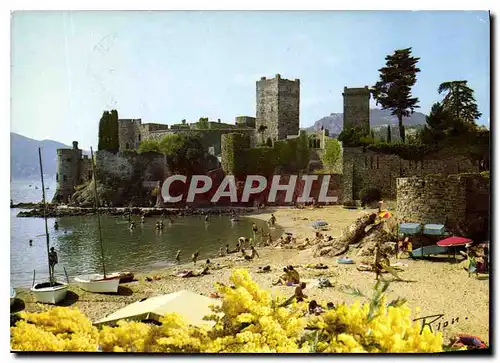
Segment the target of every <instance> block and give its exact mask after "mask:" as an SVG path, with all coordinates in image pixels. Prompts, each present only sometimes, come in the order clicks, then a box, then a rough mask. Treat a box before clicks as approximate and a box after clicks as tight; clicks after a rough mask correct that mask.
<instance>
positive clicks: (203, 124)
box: [196, 117, 210, 130]
mask: <svg viewBox="0 0 500 363" xmlns="http://www.w3.org/2000/svg"><path fill="white" fill-rule="evenodd" d="M196 128H197V129H200V130H206V129H208V128H210V123H209V122H208V117H200V119H199V120H198V122H197V123H196Z"/></svg>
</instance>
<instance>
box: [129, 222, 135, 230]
mask: <svg viewBox="0 0 500 363" xmlns="http://www.w3.org/2000/svg"><path fill="white" fill-rule="evenodd" d="M128 228H129V229H130V230H131V231H132V230H133V229H135V223H134V222H132V223H130V226H129V227H128Z"/></svg>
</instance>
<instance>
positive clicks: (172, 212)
mask: <svg viewBox="0 0 500 363" xmlns="http://www.w3.org/2000/svg"><path fill="white" fill-rule="evenodd" d="M20 204H22V205H23V206H24V207H22V206H19V207H13V208H33V205H31V206H26V205H30V203H20ZM33 204H34V205H35V208H33V209H31V210H28V211H20V212H19V213H18V214H17V217H42V218H43V217H44V210H43V209H42V205H41V203H33ZM18 205H19V204H18ZM256 210H257V208H249V207H248V208H242V207H234V208H187V209H186V208H182V209H181V208H151V207H131V208H125V207H123V208H118V207H102V208H99V213H100V214H105V215H113V216H120V215H128V214H131V215H141V216H145V217H149V216H162V215H163V216H190V215H206V214H212V215H232V214H234V213H236V214H238V215H242V214H249V213H253V212H255V211H256ZM96 213H97V209H96V208H84V207H67V206H54V205H49V206H48V208H47V217H48V218H54V217H78V216H89V215H94V214H96Z"/></svg>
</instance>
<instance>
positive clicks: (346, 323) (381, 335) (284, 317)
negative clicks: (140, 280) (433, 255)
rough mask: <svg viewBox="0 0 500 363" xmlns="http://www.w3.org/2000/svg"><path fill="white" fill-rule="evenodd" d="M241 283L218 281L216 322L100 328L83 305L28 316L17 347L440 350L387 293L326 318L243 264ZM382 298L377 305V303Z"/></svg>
mask: <svg viewBox="0 0 500 363" xmlns="http://www.w3.org/2000/svg"><path fill="white" fill-rule="evenodd" d="M230 281H231V283H232V284H233V286H226V285H223V284H218V285H217V286H216V288H217V290H218V292H219V293H220V295H221V296H222V297H223V300H222V304H221V306H220V307H212V310H213V314H212V315H211V316H209V317H206V319H207V320H211V321H213V322H215V325H214V326H213V327H212V328H210V329H208V328H204V327H203V328H199V327H193V326H189V325H188V324H187V323H186V322H185V321H184V320H183V319H182V317H181V316H179V315H177V314H167V315H166V316H165V317H163V318H162V319H161V321H160V322H161V323H162V324H161V325H160V326H156V325H150V324H145V323H139V322H124V321H122V322H119V324H118V326H116V327H103V328H102V329H101V330H100V332H98V331H97V329H96V328H94V327H93V326H92V324H91V323H90V322H89V321H88V319H86V318H85V317H84V316H83V315H82V314H81V313H79V312H78V311H77V310H75V309H69V308H53V309H50V310H48V311H46V312H43V313H37V314H35V313H32V314H23V316H22V318H23V319H25V320H24V321H23V320H21V321H19V322H18V323H17V324H16V326H15V327H13V328H11V345H12V348H13V349H17V350H45V351H48V350H53V351H63V350H72V351H83V350H93V351H96V350H97V348H98V347H99V350H101V351H107V352H109V351H112V352H164V353H173V352H185V353H198V352H204V353H242V352H248V353H257V352H269V353H271V352H277V353H285V352H317V353H328V352H335V353H342V352H370V353H376V352H439V351H442V350H443V348H442V345H443V339H442V335H441V333H438V334H436V335H435V334H433V333H432V332H431V331H430V330H429V329H428V328H427V329H424V330H423V332H422V334H421V326H420V323H418V322H417V323H415V322H413V321H412V319H411V310H410V309H409V308H408V307H407V306H405V305H404V304H397V305H396V306H387V304H386V300H385V296H384V295H383V294H379V298H378V299H377V300H374V299H372V301H371V305H370V304H364V305H361V304H360V303H355V304H353V305H352V306H347V305H339V306H337V307H336V308H335V309H332V310H328V311H326V312H324V313H323V314H321V315H319V316H313V317H310V316H308V315H307V304H306V303H296V302H292V303H291V304H290V305H288V306H286V307H283V306H282V304H283V302H284V301H285V299H283V298H280V297H273V296H271V294H270V293H269V292H267V291H265V290H262V289H260V288H259V286H257V284H256V283H255V282H254V281H252V279H251V277H250V274H249V273H248V272H247V271H246V270H235V271H233V274H232V276H231V278H230ZM375 301H376V304H375Z"/></svg>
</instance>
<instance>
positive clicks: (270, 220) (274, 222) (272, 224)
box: [269, 214, 276, 226]
mask: <svg viewBox="0 0 500 363" xmlns="http://www.w3.org/2000/svg"><path fill="white" fill-rule="evenodd" d="M269 224H270V225H271V226H274V225H275V224H276V217H275V216H274V214H271V218H270V219H269Z"/></svg>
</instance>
